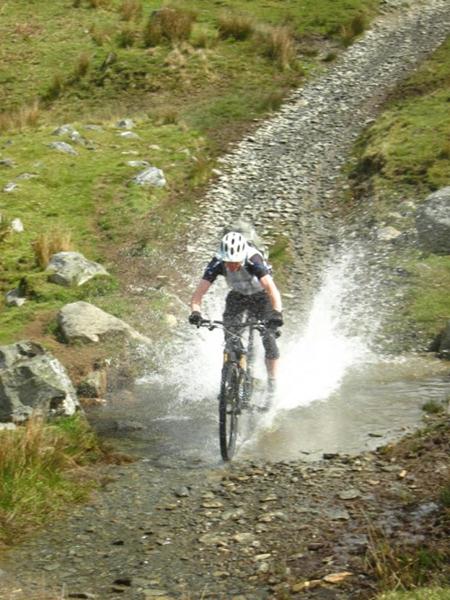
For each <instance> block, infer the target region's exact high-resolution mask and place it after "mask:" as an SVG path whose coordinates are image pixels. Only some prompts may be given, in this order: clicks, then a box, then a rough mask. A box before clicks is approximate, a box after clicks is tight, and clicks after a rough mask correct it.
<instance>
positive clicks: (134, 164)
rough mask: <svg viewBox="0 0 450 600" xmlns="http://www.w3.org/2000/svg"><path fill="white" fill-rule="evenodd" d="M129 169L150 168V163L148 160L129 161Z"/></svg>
mask: <svg viewBox="0 0 450 600" xmlns="http://www.w3.org/2000/svg"><path fill="white" fill-rule="evenodd" d="M127 165H128V166H129V167H149V166H150V163H149V162H147V161H146V160H129V161H127Z"/></svg>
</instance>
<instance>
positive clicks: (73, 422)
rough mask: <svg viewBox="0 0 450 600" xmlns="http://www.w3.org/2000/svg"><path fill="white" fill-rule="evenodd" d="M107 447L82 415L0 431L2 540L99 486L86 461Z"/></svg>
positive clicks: (8, 539) (21, 532)
mask: <svg viewBox="0 0 450 600" xmlns="http://www.w3.org/2000/svg"><path fill="white" fill-rule="evenodd" d="M103 456H104V450H103V449H102V448H101V446H100V445H99V442H98V440H97V438H96V436H95V434H94V433H93V432H92V430H91V429H90V427H89V426H88V424H87V422H86V421H85V420H84V418H83V417H81V416H78V415H77V416H74V417H66V418H61V419H58V420H57V421H55V422H54V423H51V424H44V423H43V422H42V421H41V420H39V419H33V420H31V421H30V422H29V423H28V424H27V425H26V426H24V427H20V428H18V429H16V430H14V431H2V432H0V481H1V486H0V543H1V542H3V543H10V542H12V541H17V539H18V538H20V537H21V536H22V535H24V534H25V533H28V532H30V531H31V530H32V529H34V528H35V527H37V526H40V525H42V524H43V523H45V522H48V521H49V520H51V519H52V518H54V517H55V516H57V515H58V514H60V513H61V512H62V510H63V509H65V507H66V506H67V505H68V504H73V503H77V502H81V501H83V500H85V499H86V498H87V496H88V495H89V492H90V491H91V490H92V488H93V486H94V481H93V478H92V476H89V474H88V473H87V471H86V467H87V466H88V465H89V464H91V463H93V462H96V461H98V460H99V459H100V458H102V457H103Z"/></svg>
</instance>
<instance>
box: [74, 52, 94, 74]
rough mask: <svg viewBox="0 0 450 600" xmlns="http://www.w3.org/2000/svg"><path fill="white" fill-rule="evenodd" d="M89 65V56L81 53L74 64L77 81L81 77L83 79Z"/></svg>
mask: <svg viewBox="0 0 450 600" xmlns="http://www.w3.org/2000/svg"><path fill="white" fill-rule="evenodd" d="M90 64H91V57H90V56H89V54H88V53H87V52H82V53H81V54H80V55H79V56H78V58H77V62H76V64H75V72H74V75H75V78H76V79H79V78H81V77H84V76H85V75H86V73H87V72H88V71H89V67H90Z"/></svg>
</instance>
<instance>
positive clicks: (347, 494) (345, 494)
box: [338, 488, 361, 500]
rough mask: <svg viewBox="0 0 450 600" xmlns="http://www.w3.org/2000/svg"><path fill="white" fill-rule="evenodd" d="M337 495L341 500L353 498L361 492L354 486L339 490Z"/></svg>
mask: <svg viewBox="0 0 450 600" xmlns="http://www.w3.org/2000/svg"><path fill="white" fill-rule="evenodd" d="M338 496H339V498H340V499H341V500H355V499H356V498H360V497H361V492H360V491H359V490H357V489H356V488H349V489H348V490H344V491H342V492H339V493H338Z"/></svg>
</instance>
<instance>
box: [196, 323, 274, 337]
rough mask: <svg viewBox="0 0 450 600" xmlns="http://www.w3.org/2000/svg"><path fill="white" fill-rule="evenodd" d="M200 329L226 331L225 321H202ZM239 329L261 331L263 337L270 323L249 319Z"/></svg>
mask: <svg viewBox="0 0 450 600" xmlns="http://www.w3.org/2000/svg"><path fill="white" fill-rule="evenodd" d="M200 327H206V328H207V329H209V331H212V330H213V329H217V328H222V329H225V325H224V323H223V321H215V320H212V319H202V320H201V321H200V323H199V324H198V325H197V328H200ZM239 327H242V328H244V327H253V328H254V329H256V331H259V333H260V334H261V335H264V334H265V333H266V331H267V329H269V327H268V322H267V321H259V320H254V319H249V320H247V321H243V322H242V323H239ZM233 335H238V334H235V333H234V334H233ZM275 335H276V337H279V335H280V332H279V331H276V332H275Z"/></svg>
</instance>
